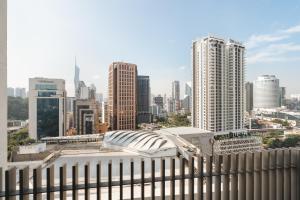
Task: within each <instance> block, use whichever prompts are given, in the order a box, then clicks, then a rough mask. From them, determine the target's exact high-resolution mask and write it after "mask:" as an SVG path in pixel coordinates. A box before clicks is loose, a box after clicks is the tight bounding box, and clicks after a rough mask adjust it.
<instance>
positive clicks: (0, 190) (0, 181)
mask: <svg viewBox="0 0 300 200" xmlns="http://www.w3.org/2000/svg"><path fill="white" fill-rule="evenodd" d="M3 177H4V176H3V168H2V167H0V193H3V191H4V187H3ZM0 200H3V198H2V197H0Z"/></svg>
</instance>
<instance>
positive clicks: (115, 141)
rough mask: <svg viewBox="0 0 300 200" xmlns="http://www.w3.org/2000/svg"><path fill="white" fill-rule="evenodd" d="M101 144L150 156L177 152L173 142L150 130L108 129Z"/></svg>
mask: <svg viewBox="0 0 300 200" xmlns="http://www.w3.org/2000/svg"><path fill="white" fill-rule="evenodd" d="M103 144H104V146H105V147H111V148H119V149H126V150H130V151H134V152H136V153H139V154H144V155H146V156H151V157H156V156H175V155H176V153H177V150H176V145H175V144H174V143H173V142H171V141H170V140H169V139H167V138H166V137H164V136H162V135H159V134H158V133H156V132H152V131H110V132H107V133H106V134H105V136H104V141H103ZM169 154H170V155H169Z"/></svg>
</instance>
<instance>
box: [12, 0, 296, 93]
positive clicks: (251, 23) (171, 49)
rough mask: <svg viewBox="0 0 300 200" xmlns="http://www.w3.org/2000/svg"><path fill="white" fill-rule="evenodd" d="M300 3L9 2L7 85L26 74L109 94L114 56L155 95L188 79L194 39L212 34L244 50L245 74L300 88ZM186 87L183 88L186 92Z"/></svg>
mask: <svg viewBox="0 0 300 200" xmlns="http://www.w3.org/2000/svg"><path fill="white" fill-rule="evenodd" d="M299 13H300V1H274V0H260V1H254V0H248V1H246V0H245V1H241V0H236V1H230V0H226V1H220V0H206V1H204V0H105V1H104V0H8V85H9V86H12V87H26V88H28V78H30V77H48V78H63V79H65V80H66V84H67V85H66V87H67V90H68V94H69V95H70V96H71V95H73V94H74V86H73V76H74V59H75V56H77V62H78V65H79V66H80V68H81V74H80V76H81V77H80V78H81V80H84V81H85V82H86V83H88V84H90V83H94V84H95V85H96V87H97V90H98V92H102V93H104V94H105V95H106V92H107V76H108V66H109V64H110V63H111V62H113V61H125V62H132V63H135V64H137V65H138V72H139V74H141V75H149V76H150V78H151V90H152V93H154V94H160V93H161V94H164V93H167V94H170V92H171V82H172V80H180V81H181V85H182V89H183V84H184V82H186V81H189V80H191V75H192V73H191V51H190V50H191V43H192V41H193V40H194V39H196V38H200V37H203V36H206V35H208V34H214V35H217V36H222V37H224V38H229V37H231V38H233V39H236V40H239V41H242V42H244V43H245V44H246V48H247V70H246V71H247V72H246V79H247V80H250V81H252V80H254V79H255V77H256V76H258V75H261V74H275V75H276V76H277V77H278V78H279V79H280V81H281V85H282V86H286V87H287V92H288V93H289V94H290V93H300V14H299ZM183 92H184V91H182V94H183Z"/></svg>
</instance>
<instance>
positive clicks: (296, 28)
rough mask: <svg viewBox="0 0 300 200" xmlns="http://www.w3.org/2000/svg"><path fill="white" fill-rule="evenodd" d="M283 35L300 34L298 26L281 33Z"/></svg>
mask: <svg viewBox="0 0 300 200" xmlns="http://www.w3.org/2000/svg"><path fill="white" fill-rule="evenodd" d="M283 32H284V33H290V34H291V33H300V25H297V26H293V27H291V28H288V29H286V30H284V31H283Z"/></svg>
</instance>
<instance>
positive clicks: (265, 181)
mask: <svg viewBox="0 0 300 200" xmlns="http://www.w3.org/2000/svg"><path fill="white" fill-rule="evenodd" d="M261 168H262V171H261V186H262V188H261V193H262V194H261V195H262V196H261V198H262V199H269V174H268V171H269V152H268V151H262V166H261Z"/></svg>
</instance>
